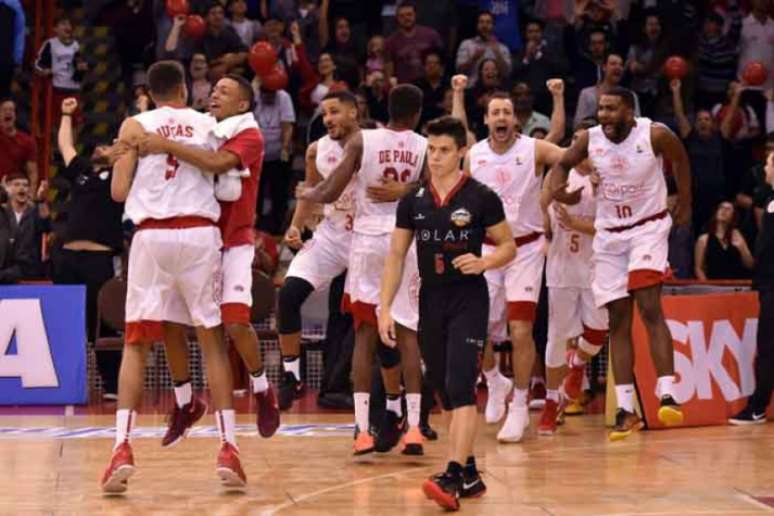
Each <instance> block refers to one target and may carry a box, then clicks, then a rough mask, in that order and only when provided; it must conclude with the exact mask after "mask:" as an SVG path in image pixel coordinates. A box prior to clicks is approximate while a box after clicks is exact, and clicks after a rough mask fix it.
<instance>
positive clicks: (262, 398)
mask: <svg viewBox="0 0 774 516" xmlns="http://www.w3.org/2000/svg"><path fill="white" fill-rule="evenodd" d="M254 396H255V416H256V424H257V425H258V433H259V434H261V437H271V436H272V435H274V433H275V432H276V431H277V428H279V426H280V412H279V405H278V404H277V397H276V396H275V395H274V389H272V388H271V386H269V388H268V389H266V390H265V391H263V392H256V393H255V395H254Z"/></svg>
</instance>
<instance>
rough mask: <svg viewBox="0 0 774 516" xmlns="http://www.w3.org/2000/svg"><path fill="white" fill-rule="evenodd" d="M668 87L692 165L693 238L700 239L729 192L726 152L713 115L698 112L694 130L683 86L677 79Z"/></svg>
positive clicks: (679, 131) (678, 126)
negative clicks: (698, 235)
mask: <svg viewBox="0 0 774 516" xmlns="http://www.w3.org/2000/svg"><path fill="white" fill-rule="evenodd" d="M669 86H670V89H671V90H672V107H673V109H674V112H675V118H676V120H677V128H678V134H679V135H680V138H682V140H683V143H684V144H685V149H686V151H687V152H688V159H689V161H690V163H691V171H692V174H691V179H692V181H693V185H692V190H693V195H692V198H693V217H692V218H693V229H694V233H693V234H694V235H697V234H699V232H700V231H701V229H702V225H703V224H704V223H705V222H706V221H707V219H709V217H710V215H711V211H710V210H711V209H712V207H713V206H716V205H717V204H718V203H719V202H720V201H721V200H722V199H724V198H725V197H726V194H727V192H728V188H727V184H726V172H725V160H726V156H725V155H726V149H725V144H724V142H723V138H722V137H721V135H720V133H719V132H718V130H717V125H716V124H715V121H714V119H713V118H712V114H711V113H710V112H709V111H708V110H706V109H700V110H699V111H697V112H696V120H695V123H694V125H693V126H691V123H690V121H689V120H688V117H687V116H686V114H685V108H684V107H683V98H682V82H681V81H680V80H679V79H675V80H673V81H671V82H670V84H669Z"/></svg>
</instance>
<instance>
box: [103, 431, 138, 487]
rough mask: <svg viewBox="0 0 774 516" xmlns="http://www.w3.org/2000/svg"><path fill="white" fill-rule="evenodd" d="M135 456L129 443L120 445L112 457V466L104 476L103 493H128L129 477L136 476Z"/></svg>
mask: <svg viewBox="0 0 774 516" xmlns="http://www.w3.org/2000/svg"><path fill="white" fill-rule="evenodd" d="M134 469H135V468H134V456H133V455H132V447H131V446H130V445H129V443H128V442H123V443H121V444H119V445H118V446H117V447H116V448H115V449H114V450H113V455H112V456H111V457H110V464H109V465H108V467H107V469H106V470H105V472H104V473H103V474H102V482H101V485H102V491H104V492H106V493H111V494H117V493H123V492H124V491H126V488H127V485H128V480H129V477H131V476H132V475H133V474H134Z"/></svg>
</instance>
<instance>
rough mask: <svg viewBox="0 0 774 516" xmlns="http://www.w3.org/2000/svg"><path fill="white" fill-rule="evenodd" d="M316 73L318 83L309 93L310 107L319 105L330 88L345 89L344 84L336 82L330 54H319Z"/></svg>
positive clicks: (333, 64) (334, 66)
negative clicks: (318, 76)
mask: <svg viewBox="0 0 774 516" xmlns="http://www.w3.org/2000/svg"><path fill="white" fill-rule="evenodd" d="M317 73H318V74H319V75H320V78H319V82H318V83H317V86H315V87H314V90H312V93H311V100H312V105H313V106H315V107H316V106H318V105H319V104H320V102H321V101H322V99H323V97H325V95H327V94H328V92H329V91H330V90H331V88H333V87H336V88H339V89H347V84H346V83H345V82H342V81H338V80H336V64H335V63H334V62H333V57H332V56H331V55H330V54H328V53H322V54H320V60H319V61H318V62H317Z"/></svg>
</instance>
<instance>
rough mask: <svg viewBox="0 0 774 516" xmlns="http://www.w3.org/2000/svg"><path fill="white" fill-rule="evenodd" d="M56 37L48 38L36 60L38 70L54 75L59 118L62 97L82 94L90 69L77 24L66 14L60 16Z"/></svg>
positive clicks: (54, 101) (55, 99)
mask: <svg viewBox="0 0 774 516" xmlns="http://www.w3.org/2000/svg"><path fill="white" fill-rule="evenodd" d="M54 34H56V36H55V37H53V38H50V39H47V40H46V41H45V42H44V43H43V46H42V47H40V51H39V52H38V57H37V59H36V60H35V71H36V72H38V73H39V74H40V75H43V76H45V77H51V84H52V85H53V87H54V97H53V101H52V102H53V106H54V118H59V108H60V106H61V104H62V100H64V99H65V98H67V97H75V98H78V95H79V94H80V91H81V80H83V75H84V73H85V72H86V70H88V64H87V63H86V61H85V60H84V59H83V57H82V56H81V52H80V49H81V46H80V45H79V44H78V42H77V41H76V40H75V38H74V37H73V24H72V22H71V21H70V18H68V17H67V16H66V15H64V16H60V17H59V18H57V20H56V23H55V25H54Z"/></svg>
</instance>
